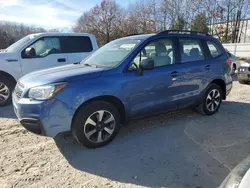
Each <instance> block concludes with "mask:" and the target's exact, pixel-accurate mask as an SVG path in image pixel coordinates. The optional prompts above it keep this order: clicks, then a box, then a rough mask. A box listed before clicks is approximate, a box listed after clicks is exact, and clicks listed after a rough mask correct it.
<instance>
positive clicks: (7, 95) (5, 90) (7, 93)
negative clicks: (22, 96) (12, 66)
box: [0, 79, 15, 106]
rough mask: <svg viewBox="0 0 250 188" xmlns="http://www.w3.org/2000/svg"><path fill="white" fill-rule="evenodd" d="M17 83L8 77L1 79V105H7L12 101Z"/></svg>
mask: <svg viewBox="0 0 250 188" xmlns="http://www.w3.org/2000/svg"><path fill="white" fill-rule="evenodd" d="M14 87H15V84H14V83H12V82H11V81H10V80H8V79H3V80H0V106H5V105H8V104H10V103H11V93H12V91H13V89H14Z"/></svg>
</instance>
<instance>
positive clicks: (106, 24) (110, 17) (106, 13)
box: [74, 0, 122, 43]
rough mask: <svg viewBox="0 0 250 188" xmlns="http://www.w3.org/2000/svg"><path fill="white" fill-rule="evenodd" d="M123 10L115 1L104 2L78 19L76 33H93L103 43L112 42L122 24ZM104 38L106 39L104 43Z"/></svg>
mask: <svg viewBox="0 0 250 188" xmlns="http://www.w3.org/2000/svg"><path fill="white" fill-rule="evenodd" d="M121 15H122V9H121V8H120V7H119V5H118V4H117V3H116V2H115V1H114V0H103V1H102V2H101V4H100V5H96V6H95V7H94V8H92V9H91V10H90V11H88V12H85V13H83V15H82V16H81V17H80V18H79V19H78V21H77V23H76V25H75V27H74V31H75V32H92V33H93V34H95V35H96V36H97V38H98V39H99V41H101V43H106V42H109V41H110V40H112V39H113V38H112V36H113V35H115V33H116V32H117V28H119V26H120V23H121ZM102 38H105V40H104V41H103V40H102Z"/></svg>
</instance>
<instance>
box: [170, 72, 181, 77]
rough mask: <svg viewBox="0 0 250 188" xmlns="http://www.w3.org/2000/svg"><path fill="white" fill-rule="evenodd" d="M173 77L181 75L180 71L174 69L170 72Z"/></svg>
mask: <svg viewBox="0 0 250 188" xmlns="http://www.w3.org/2000/svg"><path fill="white" fill-rule="evenodd" d="M170 75H171V76H172V77H177V76H178V75H179V72H177V71H174V72H172V73H171V74H170Z"/></svg>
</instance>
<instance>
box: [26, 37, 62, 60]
mask: <svg viewBox="0 0 250 188" xmlns="http://www.w3.org/2000/svg"><path fill="white" fill-rule="evenodd" d="M28 48H33V50H34V53H35V57H45V56H48V55H50V54H57V53H61V44H60V40H59V38H58V37H44V38H40V39H38V40H37V41H36V42H34V43H33V44H31V45H30V46H29V47H28ZM35 57H34V58H35Z"/></svg>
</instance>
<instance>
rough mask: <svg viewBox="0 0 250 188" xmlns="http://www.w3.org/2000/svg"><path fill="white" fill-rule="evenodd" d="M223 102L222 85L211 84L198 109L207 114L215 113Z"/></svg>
mask: <svg viewBox="0 0 250 188" xmlns="http://www.w3.org/2000/svg"><path fill="white" fill-rule="evenodd" d="M221 102H222V90H221V87H220V86H218V85H216V84H209V85H208V87H207V90H206V92H205V95H204V97H203V100H202V102H201V103H200V105H199V106H197V107H196V110H197V111H198V112H199V113H201V114H205V115H213V114H215V113H216V112H217V111H218V110H219V108H220V105H221Z"/></svg>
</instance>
